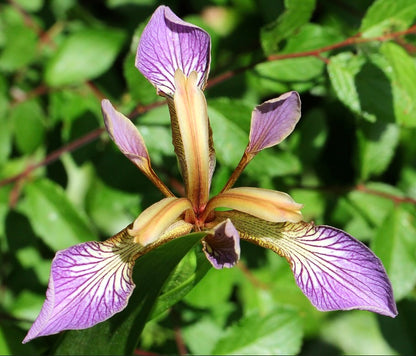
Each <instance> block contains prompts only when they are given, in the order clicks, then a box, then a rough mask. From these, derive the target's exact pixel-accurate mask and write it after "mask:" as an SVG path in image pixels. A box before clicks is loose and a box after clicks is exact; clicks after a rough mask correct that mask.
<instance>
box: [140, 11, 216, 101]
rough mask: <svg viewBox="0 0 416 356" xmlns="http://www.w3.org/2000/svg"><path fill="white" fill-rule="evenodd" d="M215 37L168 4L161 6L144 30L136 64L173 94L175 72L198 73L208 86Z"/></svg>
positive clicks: (160, 86) (199, 77) (161, 88)
mask: <svg viewBox="0 0 416 356" xmlns="http://www.w3.org/2000/svg"><path fill="white" fill-rule="evenodd" d="M210 52H211V39H210V37H209V35H208V34H207V33H206V32H205V31H204V30H202V29H201V28H199V27H198V26H195V25H192V24H190V23H187V22H185V21H182V20H181V19H180V18H179V17H177V16H176V15H175V14H174V13H173V12H172V10H170V9H169V7H167V6H159V7H158V8H157V9H156V11H155V12H154V14H153V16H152V18H151V19H150V21H149V23H148V24H147V26H146V27H145V29H144V30H143V33H142V36H141V38H140V42H139V47H138V49H137V55H136V67H137V68H138V69H139V70H140V72H142V74H143V75H144V76H145V77H146V78H147V79H148V80H149V81H150V82H151V83H152V84H153V85H154V86H155V87H156V88H157V90H158V92H162V93H164V94H166V95H169V96H173V94H174V92H175V84H174V75H175V72H176V70H177V69H180V70H181V71H182V72H183V73H184V74H185V75H186V76H189V75H190V74H191V72H193V71H195V72H197V73H198V85H199V87H200V88H201V89H203V88H204V86H205V83H206V80H207V77H208V72H209V65H210V60H211V59H210Z"/></svg>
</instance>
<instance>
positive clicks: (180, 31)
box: [24, 6, 397, 342]
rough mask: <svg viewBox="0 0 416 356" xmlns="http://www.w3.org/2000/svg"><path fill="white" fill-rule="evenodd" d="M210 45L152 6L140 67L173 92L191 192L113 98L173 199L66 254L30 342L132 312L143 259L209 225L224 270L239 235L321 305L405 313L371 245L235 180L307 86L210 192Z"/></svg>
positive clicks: (272, 140)
mask: <svg viewBox="0 0 416 356" xmlns="http://www.w3.org/2000/svg"><path fill="white" fill-rule="evenodd" d="M210 46H211V43H210V37H209V35H208V34H207V33H206V32H205V31H203V30H202V29H200V28H199V27H197V26H194V25H192V24H189V23H186V22H184V21H182V20H181V19H180V18H178V17H177V16H176V15H175V14H174V13H173V12H172V11H171V10H170V9H169V8H168V7H166V6H160V7H159V8H158V9H157V10H156V11H155V13H154V14H153V16H152V18H151V20H150V21H149V23H148V25H147V26H146V28H145V29H144V31H143V34H142V36H141V39H140V43H139V47H138V50H137V57H136V67H137V68H138V69H139V70H140V72H141V73H142V74H143V75H144V76H145V77H146V78H147V79H148V80H149V81H150V82H151V83H152V84H153V85H154V86H155V87H156V89H157V93H158V94H159V95H161V96H163V97H165V98H166V100H167V103H168V106H169V111H170V116H171V124H172V142H173V145H174V149H175V153H176V155H177V157H178V161H179V167H180V171H181V173H182V176H183V179H184V185H185V192H186V194H185V197H176V196H175V195H174V194H173V193H172V192H171V191H170V189H169V188H168V187H167V186H166V185H165V184H164V183H163V182H162V181H161V180H160V179H159V177H158V176H157V174H156V173H155V172H154V170H153V169H152V166H151V162H150V157H149V154H148V151H147V149H146V146H145V143H144V141H143V138H142V136H141V135H140V133H139V131H138V130H137V128H136V127H135V126H134V125H133V123H132V122H131V121H130V120H129V119H128V118H126V117H125V116H124V115H123V114H121V113H119V112H118V111H116V110H115V108H114V107H113V106H112V105H111V103H110V102H109V101H108V100H103V102H102V112H103V116H104V121H105V126H106V129H107V131H108V134H109V135H110V137H111V139H112V140H113V141H114V142H115V143H116V145H117V146H118V147H119V149H120V150H121V152H122V153H123V154H125V155H126V156H127V157H128V158H129V159H130V160H131V161H132V162H133V163H134V164H135V165H136V166H137V167H138V168H139V169H140V170H141V171H142V172H143V173H144V174H145V175H146V176H147V177H148V178H149V179H150V180H151V181H152V182H153V183H154V184H155V185H156V187H158V188H159V190H160V191H161V192H162V193H163V194H164V196H165V198H164V199H162V200H160V201H159V202H157V203H155V204H153V205H151V206H150V207H149V208H147V209H146V210H144V211H143V212H142V213H141V214H140V215H139V216H138V217H137V219H136V220H135V221H134V222H133V223H132V224H130V225H129V226H127V227H126V228H125V229H123V230H122V231H121V232H120V233H118V234H116V235H114V236H113V237H111V238H110V239H108V240H106V241H104V242H95V241H94V242H87V243H83V244H79V245H76V246H73V247H70V248H68V249H66V250H63V251H59V252H57V254H56V256H55V258H54V260H53V262H52V267H51V275H50V279H49V286H48V290H47V293H46V297H47V298H46V301H45V303H44V305H43V307H42V310H41V312H40V314H39V316H38V318H37V319H36V320H35V322H34V324H33V325H32V327H31V329H30V330H29V332H28V334H27V336H26V338H25V339H24V342H28V341H30V340H32V339H33V338H35V337H39V336H44V335H50V334H55V333H58V332H60V331H62V330H67V329H83V328H88V327H91V326H93V325H95V324H97V323H99V322H101V321H104V320H106V319H108V318H110V317H111V316H112V315H114V314H115V313H117V312H119V311H121V310H122V309H124V308H125V307H126V305H127V302H128V299H129V297H130V295H131V293H132V292H133V289H134V287H135V285H134V282H133V280H132V269H133V265H134V262H135V260H136V259H137V258H139V257H140V256H142V255H143V254H145V253H147V252H149V251H150V250H152V249H154V248H156V247H158V246H160V245H162V244H164V243H165V242H167V241H170V240H172V239H174V238H177V237H179V236H184V235H187V234H188V233H190V232H191V231H200V232H204V233H205V237H204V238H203V239H202V249H203V251H204V253H205V255H206V257H207V258H208V260H209V261H210V262H211V264H212V265H213V267H215V268H223V267H227V268H229V267H232V266H234V265H235V264H236V263H237V262H238V260H239V257H240V239H243V240H247V241H249V242H252V243H254V244H257V245H260V246H262V247H265V248H269V249H271V250H272V251H274V252H276V253H277V254H279V255H280V256H283V257H285V258H286V259H287V261H288V262H289V265H290V267H291V269H292V271H293V274H294V277H295V280H296V283H297V284H298V286H299V287H300V289H301V290H302V291H303V293H304V294H305V295H306V297H308V298H309V300H310V301H311V302H312V304H313V305H314V306H315V307H316V308H317V309H319V310H322V311H329V310H349V309H364V310H369V311H373V312H376V313H380V314H383V315H387V316H390V317H394V316H396V315H397V310H396V305H395V302H394V299H393V293H392V288H391V284H390V281H389V279H388V277H387V275H386V272H385V270H384V267H383V265H382V263H381V262H380V260H379V259H378V258H377V257H376V256H375V255H374V254H373V252H372V251H371V250H370V249H369V248H368V247H366V246H365V245H364V244H363V243H361V242H359V241H358V240H356V239H355V238H353V237H352V236H350V235H349V234H347V233H346V232H344V231H341V230H339V229H336V228H333V227H330V226H315V225H314V224H313V223H308V222H304V221H302V214H301V212H300V210H301V208H302V205H301V204H298V203H296V202H295V201H294V200H293V199H292V198H291V197H290V196H289V195H288V194H286V193H282V192H278V191H272V190H268V189H260V188H249V187H238V188H233V185H234V183H235V182H236V180H237V179H238V177H239V175H240V174H241V172H242V171H243V169H244V168H245V167H246V165H247V164H248V163H249V162H250V161H251V160H252V159H253V158H254V157H255V156H256V154H257V153H258V152H260V151H261V150H263V149H265V148H268V147H272V146H274V145H277V144H279V143H280V142H281V141H282V140H284V139H285V138H286V137H287V136H288V135H289V134H290V133H291V132H292V131H293V129H294V127H295V125H296V123H297V122H298V120H299V119H300V105H301V104H300V98H299V95H298V94H297V93H296V92H288V93H285V94H283V95H281V96H280V97H278V98H276V99H272V100H269V101H266V102H264V103H263V104H261V105H259V106H257V107H256V108H255V109H254V110H253V113H252V118H251V128H250V135H249V142H248V145H247V147H246V149H245V151H244V153H243V156H242V158H241V160H240V162H239V164H238V166H237V168H236V169H235V171H234V172H233V174H232V175H231V177H230V179H229V180H228V182H227V183H226V184H225V186H224V188H223V189H222V190H221V192H220V193H219V194H218V195H216V196H214V197H211V198H210V195H209V190H210V185H211V179H212V175H213V172H214V168H215V152H214V147H213V139H212V133H211V128H210V124H209V119H208V114H207V104H206V101H205V96H204V94H203V89H204V87H205V84H206V81H207V77H208V72H209V66H210ZM218 208H222V209H221V210H218ZM224 208H226V209H228V210H224ZM159 262H160V263H163V261H158V262H157V263H159Z"/></svg>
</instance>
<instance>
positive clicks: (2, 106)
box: [0, 95, 13, 167]
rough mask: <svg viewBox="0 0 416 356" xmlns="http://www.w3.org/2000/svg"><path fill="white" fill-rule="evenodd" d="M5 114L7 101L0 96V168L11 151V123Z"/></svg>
mask: <svg viewBox="0 0 416 356" xmlns="http://www.w3.org/2000/svg"><path fill="white" fill-rule="evenodd" d="M6 113H7V99H6V98H4V97H3V96H1V95H0V167H1V166H2V165H3V163H4V162H6V160H7V159H8V158H9V155H10V153H11V151H12V133H13V130H12V125H11V124H12V122H11V120H10V118H9V117H8V115H7V114H6Z"/></svg>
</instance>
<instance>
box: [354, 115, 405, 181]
mask: <svg viewBox="0 0 416 356" xmlns="http://www.w3.org/2000/svg"><path fill="white" fill-rule="evenodd" d="M399 137H400V129H399V127H398V126H397V125H396V124H394V123H386V122H383V121H377V122H374V123H370V122H362V123H361V125H360V127H359V128H358V129H357V142H358V147H357V148H358V152H357V156H358V162H357V164H358V168H359V171H360V178H361V180H364V181H365V180H367V179H368V178H370V177H372V176H375V175H380V174H381V173H383V172H384V171H385V170H386V169H387V167H388V166H389V164H390V162H391V160H392V158H393V155H394V153H395V150H396V147H397V144H398V142H399Z"/></svg>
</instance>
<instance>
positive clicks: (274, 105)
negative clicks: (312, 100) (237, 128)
mask: <svg viewBox="0 0 416 356" xmlns="http://www.w3.org/2000/svg"><path fill="white" fill-rule="evenodd" d="M300 105H301V104H300V98H299V94H298V93H297V92H295V91H291V92H288V93H285V94H283V95H281V96H279V97H278V98H276V99H272V100H268V101H266V102H264V103H263V104H261V105H259V106H257V107H256V108H255V109H254V110H253V113H252V116H251V128H250V141H249V144H248V146H247V149H246V152H247V153H250V154H255V153H257V152H259V151H261V150H263V149H265V148H268V147H272V146H274V145H277V144H278V143H280V142H282V141H283V140H284V139H285V138H286V137H287V136H289V135H290V133H291V132H292V131H293V129H294V128H295V125H296V124H297V122H298V121H299V119H300Z"/></svg>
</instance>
